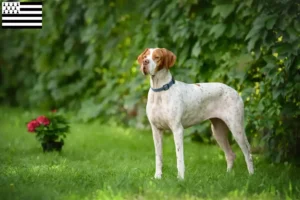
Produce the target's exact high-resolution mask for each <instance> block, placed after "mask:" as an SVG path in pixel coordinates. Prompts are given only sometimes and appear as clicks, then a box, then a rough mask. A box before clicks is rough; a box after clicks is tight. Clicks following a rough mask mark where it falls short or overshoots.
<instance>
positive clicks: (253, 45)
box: [247, 35, 259, 52]
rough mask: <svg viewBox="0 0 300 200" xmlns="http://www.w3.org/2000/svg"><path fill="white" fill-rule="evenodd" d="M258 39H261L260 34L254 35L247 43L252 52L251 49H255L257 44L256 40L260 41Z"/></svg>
mask: <svg viewBox="0 0 300 200" xmlns="http://www.w3.org/2000/svg"><path fill="white" fill-rule="evenodd" d="M258 39H259V35H255V36H254V37H252V38H251V39H250V40H249V42H248V45H247V49H248V52H250V51H251V50H253V49H254V47H255V44H256V42H257V41H258Z"/></svg>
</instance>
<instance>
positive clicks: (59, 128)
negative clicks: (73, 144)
mask: <svg viewBox="0 0 300 200" xmlns="http://www.w3.org/2000/svg"><path fill="white" fill-rule="evenodd" d="M27 127H28V131H29V132H34V133H36V138H37V140H38V141H40V142H41V143H49V142H55V141H60V142H63V141H64V140H63V138H66V134H67V133H68V132H69V128H70V127H69V124H68V122H67V120H66V119H65V118H64V117H63V116H62V115H58V114H56V113H51V114H50V115H49V116H47V117H45V116H39V117H38V118H37V119H34V120H32V121H30V122H29V123H28V124H27Z"/></svg>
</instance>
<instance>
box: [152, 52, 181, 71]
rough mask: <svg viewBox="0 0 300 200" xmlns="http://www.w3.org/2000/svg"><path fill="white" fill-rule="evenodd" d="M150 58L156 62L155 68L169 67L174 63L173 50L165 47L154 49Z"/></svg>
mask: <svg viewBox="0 0 300 200" xmlns="http://www.w3.org/2000/svg"><path fill="white" fill-rule="evenodd" d="M152 59H153V60H154V61H155V62H156V64H157V70H160V69H162V68H163V67H166V68H168V69H169V68H170V67H172V66H173V65H174V64H175V61H176V56H175V54H174V53H173V52H171V51H169V50H167V49H165V48H159V49H155V50H154V51H153V53H152Z"/></svg>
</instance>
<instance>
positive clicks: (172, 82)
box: [151, 76, 175, 92]
mask: <svg viewBox="0 0 300 200" xmlns="http://www.w3.org/2000/svg"><path fill="white" fill-rule="evenodd" d="M174 84H175V80H174V78H173V76H172V79H171V81H170V82H169V83H167V84H165V85H163V86H162V87H161V88H151V89H152V91H153V92H161V91H166V90H168V89H170V87H171V86H172V85H174Z"/></svg>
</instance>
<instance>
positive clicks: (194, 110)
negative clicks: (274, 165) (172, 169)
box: [137, 48, 254, 179]
mask: <svg viewBox="0 0 300 200" xmlns="http://www.w3.org/2000/svg"><path fill="white" fill-rule="evenodd" d="M137 61H138V63H139V65H140V70H141V72H142V73H143V74H144V75H150V77H151V79H150V85H151V88H150V89H149V92H148V100H147V106H146V113H147V117H148V120H149V122H150V125H151V129H152V134H153V140H154V147H155V175H154V178H156V179H160V178H161V176H162V136H163V130H171V131H172V133H173V137H174V142H175V150H176V158H177V170H178V176H177V177H178V178H179V179H184V172H185V165H184V154H183V132H184V129H185V128H187V127H190V126H193V125H195V124H198V123H200V122H202V121H204V120H210V121H211V123H212V124H211V128H212V132H213V136H214V138H215V139H216V141H217V143H218V144H219V146H220V147H221V148H222V150H223V151H224V154H225V158H226V162H227V171H228V172H229V171H230V170H231V169H232V167H233V162H234V159H235V154H234V152H233V151H232V149H231V147H230V144H229V142H228V132H229V130H230V131H231V133H232V135H233V137H234V139H235V140H236V142H237V143H238V145H239V147H240V148H241V150H242V152H243V154H244V157H245V161H246V164H247V168H248V172H249V174H253V173H254V168H253V161H252V156H251V154H250V145H249V142H248V140H247V137H246V135H245V130H244V103H243V100H242V98H241V97H240V96H239V94H238V92H237V91H236V90H234V89H233V88H231V87H229V86H227V85H225V84H222V83H195V84H187V83H183V82H180V81H177V80H174V79H173V77H172V75H171V73H170V70H169V69H170V68H171V67H172V66H173V65H174V64H175V61H176V56H175V54H174V53H172V52H171V51H169V50H167V49H165V48H147V49H145V50H144V51H143V52H142V53H141V54H140V55H139V56H138V58H137Z"/></svg>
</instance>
